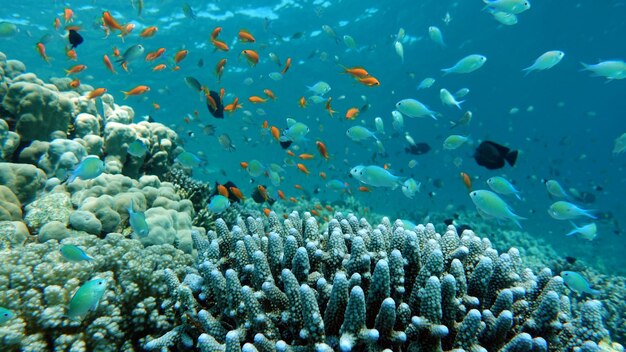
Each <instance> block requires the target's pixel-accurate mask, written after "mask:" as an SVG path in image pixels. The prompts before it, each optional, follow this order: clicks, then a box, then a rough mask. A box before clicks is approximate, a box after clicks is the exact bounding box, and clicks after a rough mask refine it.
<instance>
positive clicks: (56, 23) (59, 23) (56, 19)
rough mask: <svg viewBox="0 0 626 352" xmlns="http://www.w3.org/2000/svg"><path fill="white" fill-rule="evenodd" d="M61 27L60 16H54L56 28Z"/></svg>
mask: <svg viewBox="0 0 626 352" xmlns="http://www.w3.org/2000/svg"><path fill="white" fill-rule="evenodd" d="M59 28H61V20H60V19H59V18H58V17H55V18H54V29H56V30H57V31H58V30H59Z"/></svg>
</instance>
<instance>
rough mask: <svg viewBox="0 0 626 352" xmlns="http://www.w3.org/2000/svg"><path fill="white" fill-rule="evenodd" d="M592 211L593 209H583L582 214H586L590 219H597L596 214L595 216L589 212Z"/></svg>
mask: <svg viewBox="0 0 626 352" xmlns="http://www.w3.org/2000/svg"><path fill="white" fill-rule="evenodd" d="M592 211H595V210H585V211H584V212H583V215H584V216H587V217H590V218H592V219H594V220H597V219H598V217H597V216H595V215H593V214H591V212H592Z"/></svg>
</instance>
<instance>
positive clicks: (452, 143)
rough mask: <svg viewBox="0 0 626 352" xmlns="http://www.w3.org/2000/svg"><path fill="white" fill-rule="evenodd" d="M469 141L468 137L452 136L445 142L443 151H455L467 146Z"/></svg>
mask: <svg viewBox="0 0 626 352" xmlns="http://www.w3.org/2000/svg"><path fill="white" fill-rule="evenodd" d="M468 140H469V138H468V137H466V136H461V135H458V134H452V135H450V136H448V137H447V138H446V139H445V140H444V141H443V149H447V150H454V149H457V148H459V147H460V146H462V145H463V144H465V142H467V141H468Z"/></svg>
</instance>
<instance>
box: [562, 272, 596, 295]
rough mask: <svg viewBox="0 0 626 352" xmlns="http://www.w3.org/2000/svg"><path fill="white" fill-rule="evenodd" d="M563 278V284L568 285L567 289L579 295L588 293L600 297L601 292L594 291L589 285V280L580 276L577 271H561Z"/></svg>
mask: <svg viewBox="0 0 626 352" xmlns="http://www.w3.org/2000/svg"><path fill="white" fill-rule="evenodd" d="M559 275H560V276H561V277H562V278H563V282H565V284H566V285H567V287H568V288H569V289H570V290H572V291H574V292H576V293H578V294H581V293H588V294H590V295H598V294H600V291H598V290H594V289H592V288H591V286H590V285H589V282H588V281H587V279H585V277H584V276H582V275H580V274H579V273H577V272H575V271H561V273H560V274H559Z"/></svg>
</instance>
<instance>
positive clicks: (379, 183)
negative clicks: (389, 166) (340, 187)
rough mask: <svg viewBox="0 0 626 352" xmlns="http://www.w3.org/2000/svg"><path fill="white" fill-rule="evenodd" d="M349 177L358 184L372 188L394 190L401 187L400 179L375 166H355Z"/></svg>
mask: <svg viewBox="0 0 626 352" xmlns="http://www.w3.org/2000/svg"><path fill="white" fill-rule="evenodd" d="M350 175H351V176H352V177H354V178H355V179H356V180H358V181H359V182H361V183H364V184H366V185H369V186H373V187H389V188H391V189H395V188H397V187H398V186H400V185H401V184H400V177H398V176H395V175H393V174H392V173H391V172H389V171H388V170H386V169H385V168H383V167H380V166H377V165H368V166H364V165H358V166H355V167H353V168H352V169H351V170H350Z"/></svg>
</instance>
